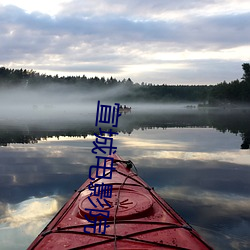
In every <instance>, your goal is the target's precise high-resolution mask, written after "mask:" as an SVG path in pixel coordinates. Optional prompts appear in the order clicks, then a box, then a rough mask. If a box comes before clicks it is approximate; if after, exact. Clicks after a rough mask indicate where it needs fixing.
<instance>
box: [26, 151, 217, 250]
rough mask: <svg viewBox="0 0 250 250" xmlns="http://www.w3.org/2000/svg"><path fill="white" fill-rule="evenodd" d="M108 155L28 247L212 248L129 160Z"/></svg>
mask: <svg viewBox="0 0 250 250" xmlns="http://www.w3.org/2000/svg"><path fill="white" fill-rule="evenodd" d="M109 157H110V158H109V159H107V160H106V161H104V162H102V164H100V166H105V167H110V168H111V167H112V168H111V170H105V171H104V172H103V173H102V174H103V175H104V178H100V177H98V176H100V175H101V173H100V171H101V169H99V170H98V171H97V172H96V173H93V174H92V175H91V178H89V179H88V180H87V181H86V182H85V183H84V184H83V185H82V186H81V187H80V188H79V189H78V190H77V191H76V192H75V193H74V195H73V196H72V198H71V199H70V200H69V201H68V202H67V203H66V204H65V205H64V206H63V208H62V209H61V210H60V211H59V212H58V213H57V214H56V216H55V217H54V218H53V219H52V220H51V222H50V223H49V224H48V225H47V226H46V227H45V228H44V230H43V231H42V232H41V233H40V234H39V235H38V236H37V238H36V239H35V240H34V242H33V243H32V244H31V245H30V247H29V248H28V249H43V250H44V249H60V250H61V249H105V250H106V249H129V250H132V249H143V250H145V249H150V250H151V249H192V250H196V249H212V247H210V246H209V245H208V244H207V243H206V242H205V241H204V240H203V239H202V238H201V236H200V235H199V234H198V233H197V232H196V231H195V230H194V229H193V228H192V227H191V226H190V225H189V224H188V223H187V222H186V221H185V220H184V219H183V218H181V217H180V215H178V214H177V213H176V212H175V211H174V210H173V208H172V207H171V206H170V205H168V204H167V203H166V202H165V201H164V200H163V199H162V198H161V197H160V196H159V195H158V194H157V193H156V192H155V191H154V190H153V189H152V188H151V187H150V186H148V185H147V183H145V182H144V181H143V180H142V179H141V178H140V177H139V176H138V175H137V174H136V171H133V170H132V168H133V167H134V165H133V163H132V162H131V161H124V160H123V159H122V158H121V157H119V156H118V155H117V154H114V155H111V156H109ZM94 174H95V175H94ZM96 176H97V177H96ZM107 176H112V178H105V177H107ZM94 187H95V188H94ZM101 190H102V191H103V192H100V191H101ZM111 192H112V195H111ZM98 195H99V196H98ZM100 195H101V196H102V197H101V196H100Z"/></svg>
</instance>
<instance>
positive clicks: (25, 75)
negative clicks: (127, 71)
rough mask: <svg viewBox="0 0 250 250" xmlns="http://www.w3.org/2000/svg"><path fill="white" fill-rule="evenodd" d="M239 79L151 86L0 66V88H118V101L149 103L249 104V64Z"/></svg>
mask: <svg viewBox="0 0 250 250" xmlns="http://www.w3.org/2000/svg"><path fill="white" fill-rule="evenodd" d="M242 69H243V76H242V78H241V79H240V80H238V79H237V80H233V81H231V82H225V81H224V82H222V83H218V84H217V85H188V86H187V85H167V84H162V85H153V84H151V83H144V82H142V83H140V84H139V83H134V82H133V81H132V80H131V79H130V78H128V79H123V80H117V79H116V78H113V77H110V78H107V79H105V78H104V77H102V78H99V77H90V78H87V77H86V76H85V75H82V76H67V77H65V76H62V77H59V76H58V75H55V76H52V75H47V74H40V73H38V72H36V71H34V70H26V69H9V68H5V67H0V87H4V88H9V87H12V88H13V87H21V88H27V89H35V88H38V87H43V86H48V85H51V84H53V83H54V84H59V85H60V84H63V85H67V86H70V87H72V88H73V87H76V88H80V90H81V91H83V92H87V91H90V90H95V89H98V90H99V91H102V90H108V89H114V88H115V87H121V89H120V93H119V100H121V101H131V102H133V101H150V102H151V101H153V102H170V101H171V102H172V101H190V102H202V103H207V104H208V105H221V104H222V105H224V104H228V103H248V104H249V103H250V64H249V63H244V64H242Z"/></svg>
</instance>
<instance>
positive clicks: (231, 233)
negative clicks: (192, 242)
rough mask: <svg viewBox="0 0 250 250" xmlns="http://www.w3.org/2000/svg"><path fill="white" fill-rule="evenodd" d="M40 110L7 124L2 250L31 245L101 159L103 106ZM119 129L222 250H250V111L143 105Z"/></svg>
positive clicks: (136, 157) (124, 146)
mask: <svg viewBox="0 0 250 250" xmlns="http://www.w3.org/2000/svg"><path fill="white" fill-rule="evenodd" d="M33 108H34V107H33ZM35 108H36V109H37V107H35ZM47 108H48V107H47ZM36 112H38V113H39V112H40V115H39V116H31V117H29V118H28V116H27V117H26V116H25V118H22V116H20V117H16V118H13V117H4V118H1V119H0V144H1V147H0V159H1V160H0V190H1V191H0V244H1V247H0V248H1V249H25V248H27V247H28V246H29V244H30V243H31V242H32V241H33V240H34V238H35V237H36V236H37V234H38V233H40V231H41V230H42V229H43V227H44V226H45V225H46V224H47V223H48V222H49V221H50V220H51V218H52V217H53V216H54V215H55V213H56V212H57V211H58V210H59V209H60V207H61V206H62V205H63V204H64V202H66V201H67V199H68V198H69V197H70V196H71V195H72V194H73V192H74V190H75V189H77V188H78V187H79V186H80V185H81V184H82V183H83V182H84V181H85V180H86V179H87V177H88V171H89V167H90V165H92V164H93V163H95V162H96V161H95V156H94V155H93V154H92V153H91V149H92V148H93V143H92V142H93V140H95V136H93V133H95V132H98V127H95V110H94V109H93V110H90V112H86V113H74V112H70V111H63V112H62V115H61V116H60V115H58V112H57V115H54V114H53V111H51V112H47V113H46V114H42V112H43V110H39V108H38V110H36ZM72 113H74V116H73V115H72ZM117 131H118V132H119V134H118V135H117V136H115V137H114V145H115V146H116V147H117V151H118V153H119V155H120V156H122V157H123V158H124V159H130V160H132V161H133V162H134V164H135V165H136V167H137V169H138V172H139V175H140V176H141V177H142V178H143V179H144V180H145V181H146V182H147V183H148V184H149V185H150V186H153V187H154V188H155V190H156V191H157V192H158V193H159V194H160V195H161V196H162V197H163V198H164V199H165V200H166V201H167V202H168V203H169V204H170V205H171V206H172V207H174V208H175V210H176V211H177V212H178V213H179V214H180V215H182V217H184V218H185V219H186V220H187V222H189V223H190V224H191V225H192V226H193V227H194V228H195V229H196V230H197V231H198V232H199V233H200V234H201V235H202V236H203V237H204V238H205V239H206V240H207V241H208V242H209V243H210V244H211V245H212V246H213V247H214V248H215V249H250V184H249V183H250V150H249V141H250V110H227V109H222V110H198V109H197V108H195V109H187V108H185V107H184V106H181V105H180V106H177V107H176V106H161V107H157V108H155V109H153V108H144V109H142V108H140V107H136V106H135V108H134V109H133V110H132V112H131V113H128V114H126V115H122V117H120V120H119V127H118V130H117Z"/></svg>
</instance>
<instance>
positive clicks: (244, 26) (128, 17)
mask: <svg viewBox="0 0 250 250" xmlns="http://www.w3.org/2000/svg"><path fill="white" fill-rule="evenodd" d="M239 3H240V4H239ZM249 23H250V1H249V0H241V1H238V0H216V1H215V0H202V1H201V0H177V1H174V0H126V1H117V0H71V1H70V0H50V1H48V0H43V1H34V0H30V1H29V0H22V1H20V0H0V66H4V67H8V68H26V69H33V70H35V71H38V72H40V73H47V74H52V75H55V74H59V76H62V75H83V74H85V75H86V76H88V77H91V76H98V77H101V76H104V77H110V76H113V77H116V78H117V79H121V80H122V79H123V78H128V77H130V78H131V79H132V80H133V81H134V82H139V83H141V82H148V83H149V82H151V83H154V84H163V83H164V84H215V83H218V82H221V81H223V80H226V81H230V80H234V79H237V78H240V77H241V76H242V74H243V72H242V68H241V64H242V63H244V62H249V61H250V26H249Z"/></svg>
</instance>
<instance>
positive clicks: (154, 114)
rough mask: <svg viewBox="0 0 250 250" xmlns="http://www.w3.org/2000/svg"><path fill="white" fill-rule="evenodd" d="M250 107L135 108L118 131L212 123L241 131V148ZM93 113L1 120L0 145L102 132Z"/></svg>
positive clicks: (248, 133) (247, 140)
mask: <svg viewBox="0 0 250 250" xmlns="http://www.w3.org/2000/svg"><path fill="white" fill-rule="evenodd" d="M249 114H250V109H245V110H240V109H239V110H220V109H219V110H198V109H194V110H186V109H183V108H180V109H175V110H174V111H173V110H171V109H167V110H166V109H156V110H154V109H153V110H144V111H142V110H140V109H136V107H135V110H133V112H132V113H129V114H126V115H122V117H121V118H120V121H119V130H118V131H119V132H123V133H125V134H131V133H132V132H133V131H134V130H137V129H151V128H176V127H179V128H180V127H181V128H188V127H189V128H190V127H203V128H204V127H205V128H206V127H210V128H215V129H217V130H219V131H220V132H223V133H224V132H226V131H229V132H230V133H234V134H236V135H237V134H239V135H240V136H241V138H242V141H241V143H240V145H239V148H242V149H248V148H249V145H250V126H249V124H250V115H249ZM94 120H95V116H94V113H86V114H81V115H77V116H74V118H73V119H72V120H69V119H67V120H64V121H63V120H62V119H56V118H55V119H52V118H51V119H44V120H38V121H32V120H31V121H30V120H28V121H27V120H23V121H22V120H18V122H16V121H15V120H7V121H1V123H0V145H2V146H7V145H9V144H11V143H23V144H26V143H37V142H38V141H39V140H41V139H46V138H52V137H58V138H59V137H60V136H72V137H79V136H82V137H87V136H88V135H94V133H99V131H98V128H97V127H95V126H93V121H94Z"/></svg>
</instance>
